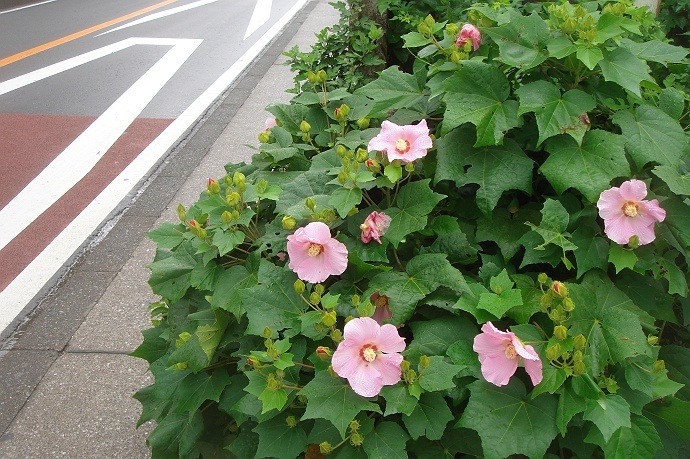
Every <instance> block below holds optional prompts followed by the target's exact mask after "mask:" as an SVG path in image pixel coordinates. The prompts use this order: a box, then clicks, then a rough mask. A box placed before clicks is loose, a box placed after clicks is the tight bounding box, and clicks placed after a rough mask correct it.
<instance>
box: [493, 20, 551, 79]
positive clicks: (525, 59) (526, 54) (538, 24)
mask: <svg viewBox="0 0 690 459" xmlns="http://www.w3.org/2000/svg"><path fill="white" fill-rule="evenodd" d="M484 31H485V32H486V34H487V35H489V36H490V37H491V38H493V40H494V41H495V42H496V43H497V44H498V50H499V55H498V59H499V60H501V61H502V62H505V63H506V64H508V65H512V66H513V67H520V68H522V69H523V70H527V69H531V68H532V67H536V66H537V65H539V64H541V63H542V62H544V61H545V60H546V58H547V53H546V44H547V43H548V41H549V37H550V36H551V33H550V32H549V26H548V24H547V23H546V21H544V19H542V18H541V17H539V15H538V14H537V13H536V12H534V13H532V14H531V15H530V16H522V15H520V14H518V13H514V12H511V16H510V22H509V23H508V24H506V25H503V26H501V27H490V28H487V29H484Z"/></svg>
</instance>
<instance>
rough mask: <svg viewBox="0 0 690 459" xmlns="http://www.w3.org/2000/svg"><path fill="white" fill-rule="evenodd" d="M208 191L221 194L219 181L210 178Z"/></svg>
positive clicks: (207, 184) (207, 185)
mask: <svg viewBox="0 0 690 459" xmlns="http://www.w3.org/2000/svg"><path fill="white" fill-rule="evenodd" d="M206 190H208V192H209V193H211V194H218V193H220V185H219V184H218V181H217V180H216V179H214V178H210V177H209V179H208V182H207V183H206Z"/></svg>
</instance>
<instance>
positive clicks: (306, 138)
mask: <svg viewBox="0 0 690 459" xmlns="http://www.w3.org/2000/svg"><path fill="white" fill-rule="evenodd" d="M310 140H311V136H310V135H309V134H308V133H306V132H303V133H302V142H309V141H310Z"/></svg>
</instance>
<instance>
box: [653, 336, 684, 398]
mask: <svg viewBox="0 0 690 459" xmlns="http://www.w3.org/2000/svg"><path fill="white" fill-rule="evenodd" d="M659 358H660V359H663V360H664V362H666V369H667V370H668V372H669V374H670V375H671V378H672V379H673V380H674V381H677V382H679V383H681V384H685V387H683V388H682V389H680V390H679V391H678V392H677V396H679V397H680V398H682V399H684V400H688V399H690V349H688V348H687V347H681V346H674V345H666V346H663V347H662V348H661V350H660V351H659Z"/></svg>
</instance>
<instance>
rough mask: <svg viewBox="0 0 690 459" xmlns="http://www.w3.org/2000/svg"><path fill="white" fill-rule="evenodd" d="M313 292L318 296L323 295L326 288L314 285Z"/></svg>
mask: <svg viewBox="0 0 690 459" xmlns="http://www.w3.org/2000/svg"><path fill="white" fill-rule="evenodd" d="M314 291H315V292H316V293H318V294H319V295H323V292H325V291H326V287H324V286H323V285H321V284H316V285H315V286H314Z"/></svg>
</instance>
